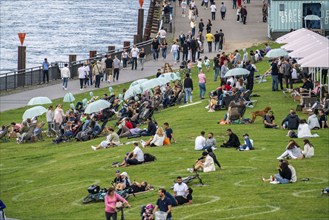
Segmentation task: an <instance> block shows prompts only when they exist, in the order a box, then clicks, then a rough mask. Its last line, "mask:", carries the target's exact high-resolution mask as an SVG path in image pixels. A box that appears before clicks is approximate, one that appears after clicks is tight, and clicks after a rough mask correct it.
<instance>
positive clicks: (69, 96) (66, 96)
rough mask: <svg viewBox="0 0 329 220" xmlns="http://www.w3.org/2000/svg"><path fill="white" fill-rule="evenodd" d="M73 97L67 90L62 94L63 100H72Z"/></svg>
mask: <svg viewBox="0 0 329 220" xmlns="http://www.w3.org/2000/svg"><path fill="white" fill-rule="evenodd" d="M74 100H75V98H74V96H73V94H72V93H70V92H68V93H66V94H65V95H64V98H63V102H74Z"/></svg>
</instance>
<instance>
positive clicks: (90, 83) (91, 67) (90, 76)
mask: <svg viewBox="0 0 329 220" xmlns="http://www.w3.org/2000/svg"><path fill="white" fill-rule="evenodd" d="M87 66H88V71H89V85H91V86H92V85H93V72H92V69H93V65H92V64H91V61H90V60H88V61H87Z"/></svg>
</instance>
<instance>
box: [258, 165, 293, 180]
mask: <svg viewBox="0 0 329 220" xmlns="http://www.w3.org/2000/svg"><path fill="white" fill-rule="evenodd" d="M278 171H279V173H277V174H275V175H274V176H270V179H265V178H264V177H263V178H262V180H263V182H270V183H271V184H287V183H294V182H296V181H297V175H296V170H295V168H294V167H293V166H292V165H290V164H289V162H288V161H286V160H281V161H280V164H279V167H278Z"/></svg>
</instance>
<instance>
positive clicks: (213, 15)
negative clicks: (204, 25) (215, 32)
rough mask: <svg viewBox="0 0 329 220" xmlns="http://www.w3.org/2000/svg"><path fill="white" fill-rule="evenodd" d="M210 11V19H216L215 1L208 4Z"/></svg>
mask: <svg viewBox="0 0 329 220" xmlns="http://www.w3.org/2000/svg"><path fill="white" fill-rule="evenodd" d="M210 11H211V20H212V21H214V20H215V19H216V11H217V8H216V5H215V3H214V4H212V5H210Z"/></svg>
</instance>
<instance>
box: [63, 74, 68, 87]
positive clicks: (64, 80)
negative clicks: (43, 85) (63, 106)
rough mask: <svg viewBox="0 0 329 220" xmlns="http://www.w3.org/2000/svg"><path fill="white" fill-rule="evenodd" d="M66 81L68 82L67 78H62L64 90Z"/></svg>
mask: <svg viewBox="0 0 329 220" xmlns="http://www.w3.org/2000/svg"><path fill="white" fill-rule="evenodd" d="M68 81H69V78H67V77H64V78H63V86H64V88H65V89H66V88H67V82H68Z"/></svg>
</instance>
